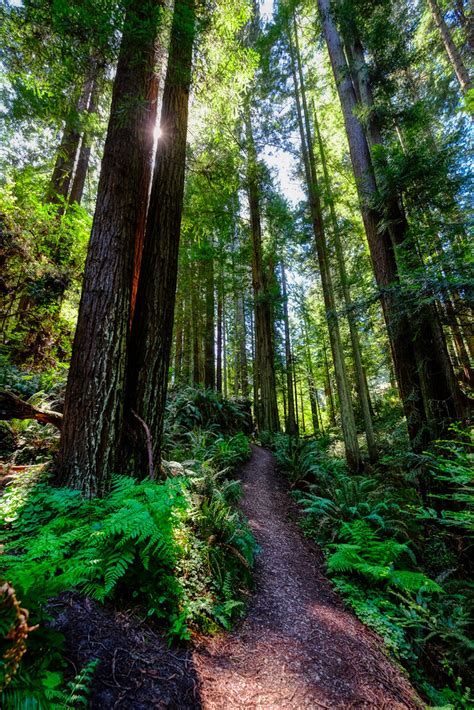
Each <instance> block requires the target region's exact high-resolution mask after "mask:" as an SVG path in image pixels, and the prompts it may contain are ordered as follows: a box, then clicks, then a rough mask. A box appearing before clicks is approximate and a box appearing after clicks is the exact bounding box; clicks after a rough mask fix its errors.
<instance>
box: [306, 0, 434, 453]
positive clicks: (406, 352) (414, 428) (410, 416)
mask: <svg viewBox="0 0 474 710" xmlns="http://www.w3.org/2000/svg"><path fill="white" fill-rule="evenodd" d="M318 5H319V9H320V13H321V18H322V24H323V30H324V35H325V38H326V43H327V47H328V50H329V57H330V61H331V66H332V70H333V74H334V78H335V81H336V87H337V91H338V94H339V99H340V102H341V107H342V113H343V116H344V123H345V127H346V133H347V137H348V142H349V150H350V154H351V161H352V167H353V171H354V176H355V179H356V185H357V190H358V194H359V201H360V207H361V213H362V218H363V222H364V227H365V232H366V235H367V241H368V243H369V250H370V254H371V258H372V265H373V269H374V274H375V279H376V281H377V285H378V288H379V291H380V298H381V304H382V309H383V312H384V317H385V322H386V325H387V330H388V335H389V339H390V348H391V352H392V358H393V363H394V367H395V372H396V377H397V383H398V388H399V392H400V397H401V400H402V403H403V407H404V411H405V416H406V419H407V426H408V433H409V437H410V440H411V442H412V445H413V447H414V448H415V449H417V450H418V449H420V448H421V449H422V448H424V446H425V444H426V443H427V442H428V440H429V439H428V437H427V432H426V429H425V425H426V412H425V410H424V405H423V400H422V393H421V383H420V379H419V376H418V371H417V365H416V358H415V352H414V348H413V344H412V341H411V337H410V334H411V328H410V323H409V321H408V318H407V317H406V315H403V314H400V313H398V309H397V305H396V302H395V290H396V289H398V287H399V279H398V273H397V265H396V260H395V253H394V248H393V244H392V241H391V237H390V233H389V231H388V229H387V227H386V224H385V219H384V215H383V214H382V213H380V212H379V211H378V210H377V209H375V208H374V207H373V206H372V201H373V198H374V197H375V195H376V194H377V185H376V182H375V175H374V170H373V166H372V161H371V157H370V152H369V147H368V144H367V140H366V137H365V135H364V131H363V128H362V125H361V123H360V122H359V120H358V119H357V116H356V113H357V101H356V96H355V92H354V87H353V85H352V82H351V78H350V75H349V72H348V67H347V63H346V60H345V56H344V52H343V47H342V42H341V39H340V37H339V34H338V31H337V29H336V25H335V22H334V19H333V17H332V14H331V9H330V0H318Z"/></svg>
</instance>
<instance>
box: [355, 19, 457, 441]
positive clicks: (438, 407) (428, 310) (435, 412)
mask: <svg viewBox="0 0 474 710" xmlns="http://www.w3.org/2000/svg"><path fill="white" fill-rule="evenodd" d="M348 45H349V46H348V54H349V56H350V57H351V71H352V76H353V82H354V85H356V86H357V87H358V93H359V95H360V101H361V104H362V106H363V107H364V109H365V110H366V111H367V114H368V121H367V128H366V131H367V138H368V141H369V144H370V145H371V146H372V147H373V146H376V145H383V139H382V135H381V130H380V126H379V122H378V118H377V114H376V112H375V110H374V99H373V93H372V88H371V84H370V79H369V73H368V69H367V65H366V62H365V57H364V50H363V46H362V43H361V41H360V39H359V37H358V36H357V30H356V28H354V34H353V37H352V38H351V41H350V42H348ZM375 177H376V179H377V178H378V177H379V176H378V174H377V171H376V173H375ZM385 212H386V216H387V220H388V229H389V232H390V235H391V239H392V243H393V245H394V247H395V249H396V251H395V256H396V260H397V268H398V271H399V273H402V274H403V271H404V269H405V270H406V269H408V270H410V271H416V270H421V269H422V266H423V264H422V260H421V258H420V252H419V249H418V248H417V245H416V243H415V242H414V240H413V237H412V236H411V235H410V227H409V224H408V221H407V217H406V215H405V212H404V210H403V208H402V206H401V200H400V199H399V196H398V195H397V194H396V193H395V192H392V193H391V194H389V195H388V196H387V198H386V206H385ZM409 318H410V326H411V333H412V340H413V346H414V351H415V355H416V358H417V365H418V374H419V378H420V382H421V388H422V393H423V396H424V408H425V412H426V413H427V416H428V418H429V419H430V429H431V436H432V438H438V437H442V436H445V435H446V434H447V432H448V428H449V424H450V423H452V422H453V421H456V420H458V419H463V418H464V417H465V402H464V398H463V394H462V392H461V390H460V388H459V385H458V383H457V381H456V377H455V375H454V371H453V367H452V363H451V361H450V359H449V353H448V349H447V346H446V339H445V336H444V333H443V329H442V326H441V322H440V320H439V315H438V311H437V309H436V307H435V305H434V304H433V305H432V304H417V305H416V307H415V308H409Z"/></svg>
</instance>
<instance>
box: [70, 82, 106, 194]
mask: <svg viewBox="0 0 474 710" xmlns="http://www.w3.org/2000/svg"><path fill="white" fill-rule="evenodd" d="M100 89H101V87H100V81H99V77H98V76H96V77H95V79H94V82H93V85H92V89H91V94H90V99H89V106H88V108H87V113H88V114H89V116H93V115H95V114H96V113H97V111H98V108H99V97H100ZM91 148H92V135H91V133H90V131H89V130H85V131H84V133H83V134H82V140H81V147H80V150H79V157H78V159H77V164H76V169H75V170H74V179H73V181H72V185H71V191H70V193H69V204H71V205H73V204H76V205H80V204H81V202H82V196H83V194H84V188H85V185H86V178H87V172H88V170H89V162H90V157H91Z"/></svg>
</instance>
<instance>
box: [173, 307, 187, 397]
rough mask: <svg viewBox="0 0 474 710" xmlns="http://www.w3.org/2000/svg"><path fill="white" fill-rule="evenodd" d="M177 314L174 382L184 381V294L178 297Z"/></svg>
mask: <svg viewBox="0 0 474 710" xmlns="http://www.w3.org/2000/svg"><path fill="white" fill-rule="evenodd" d="M175 310H176V315H175V339H174V340H175V351H174V378H173V381H174V384H175V385H176V384H178V383H180V382H182V367H183V349H184V348H183V345H184V343H183V341H184V329H185V323H184V314H185V301H184V295H183V296H182V297H181V298H179V299H177V302H176V309H175Z"/></svg>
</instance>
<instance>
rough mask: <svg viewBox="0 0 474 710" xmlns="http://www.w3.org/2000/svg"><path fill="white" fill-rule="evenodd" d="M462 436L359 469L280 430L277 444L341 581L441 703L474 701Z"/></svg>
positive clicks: (468, 479)
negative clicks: (424, 499) (432, 670)
mask: <svg viewBox="0 0 474 710" xmlns="http://www.w3.org/2000/svg"><path fill="white" fill-rule="evenodd" d="M455 433H456V439H452V440H447V441H443V442H438V443H437V444H436V445H435V446H434V447H433V448H432V450H430V451H429V452H427V453H426V454H425V455H424V457H422V458H420V457H413V456H408V457H407V456H405V455H404V452H403V449H401V450H400V454H401V455H399V454H398V452H397V450H392V452H391V455H390V456H388V455H387V456H385V457H384V459H383V464H381V466H380V468H373V469H372V471H371V472H370V474H367V475H359V476H355V475H351V474H349V473H348V472H347V470H346V469H345V467H344V466H341V462H340V461H337V460H334V459H333V458H331V456H330V455H329V454H328V453H327V450H326V451H323V452H321V449H322V441H321V440H315V441H313V442H307V441H306V442H301V441H293V442H292V441H289V439H288V437H286V436H283V435H278V436H277V437H274V438H273V443H274V445H275V446H276V457H277V460H278V461H279V463H280V466H281V468H282V470H283V471H284V472H285V473H287V475H288V477H289V480H290V481H291V483H292V484H295V483H296V485H297V486H298V490H296V491H295V492H294V496H295V498H296V499H297V500H298V502H299V503H300V505H301V506H302V511H303V513H304V517H303V519H302V527H303V529H304V531H305V533H306V534H307V535H309V536H311V537H313V538H314V539H315V540H316V541H317V542H318V543H319V544H321V545H322V547H323V549H324V551H325V553H326V558H327V570H328V572H329V574H330V575H331V576H332V578H333V581H334V585H335V587H336V588H337V589H338V590H339V591H340V592H341V593H342V594H343V596H344V597H345V599H346V601H347V603H348V604H349V605H350V606H351V607H352V609H353V610H354V611H355V613H356V614H357V615H358V616H359V618H360V619H361V620H362V621H363V622H364V623H365V624H367V625H368V626H370V627H371V628H373V629H374V630H375V631H377V632H378V633H379V634H380V635H381V637H382V638H383V639H384V642H385V645H386V647H387V649H388V650H389V651H390V653H392V654H393V655H394V656H395V657H396V658H397V659H399V660H400V661H401V662H403V663H404V664H405V665H407V667H408V668H409V669H410V671H411V673H412V676H413V679H414V680H415V681H416V683H417V684H418V686H419V687H420V689H422V691H423V692H424V693H425V694H426V695H427V696H428V697H429V698H430V699H431V700H432V702H434V703H435V704H440V705H442V704H443V703H445V704H446V703H452V705H453V707H460V708H464V707H465V708H467V707H470V705H469V702H470V691H469V689H466V688H465V687H464V686H465V683H466V681H467V680H468V679H469V672H470V666H471V664H472V660H473V659H474V642H473V640H472V631H473V610H474V603H473V602H474V594H473V591H474V589H473V587H472V585H471V584H470V583H469V582H468V581H467V579H468V578H469V576H470V573H471V562H470V558H471V553H470V550H471V546H470V544H471V543H470V540H471V539H472V538H471V535H472V438H471V435H470V433H468V432H465V431H463V430H459V429H457V430H455ZM327 446H328V442H326V447H327ZM332 461H333V462H334V464H335V465H334V466H331V462H332ZM321 462H323V465H321ZM410 465H411V466H412V467H413V470H410V469H407V466H410ZM298 467H301V468H298ZM417 481H424V486H425V488H426V487H427V486H428V490H429V494H428V499H429V502H430V504H431V505H430V507H425V506H423V505H422V503H421V496H420V495H419V494H417V493H416V490H415V489H414V488H413V483H414V482H417ZM425 526H426V527H425ZM423 658H429V662H430V663H431V664H432V665H435V666H436V667H437V668H438V676H439V677H438V678H436V679H435V681H436V682H437V683H439V682H440V680H441V683H442V682H443V681H444V683H445V687H444V689H443V690H441V691H439V690H435V688H434V687H433V685H432V684H431V683H430V682H429V681H428V680H427V677H426V675H425V673H424V670H423V666H424V664H422V659H423Z"/></svg>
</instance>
